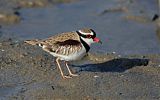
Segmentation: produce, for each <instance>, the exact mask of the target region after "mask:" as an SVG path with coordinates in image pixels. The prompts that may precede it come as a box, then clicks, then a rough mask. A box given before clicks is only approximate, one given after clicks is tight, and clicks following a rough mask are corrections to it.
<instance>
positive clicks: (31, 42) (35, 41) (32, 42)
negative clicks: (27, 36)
mask: <svg viewBox="0 0 160 100" xmlns="http://www.w3.org/2000/svg"><path fill="white" fill-rule="evenodd" d="M24 42H25V43H28V44H31V45H39V44H40V42H41V41H39V40H38V39H35V40H26V41H24Z"/></svg>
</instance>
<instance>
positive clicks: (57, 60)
mask: <svg viewBox="0 0 160 100" xmlns="http://www.w3.org/2000/svg"><path fill="white" fill-rule="evenodd" d="M56 63H57V65H58V68H59V70H60V73H61V75H62V77H63V78H64V79H65V78H72V77H70V76H64V74H63V72H62V69H61V66H60V64H59V58H56Z"/></svg>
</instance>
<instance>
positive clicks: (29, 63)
mask: <svg viewBox="0 0 160 100" xmlns="http://www.w3.org/2000/svg"><path fill="white" fill-rule="evenodd" d="M0 55H1V57H0V62H1V63H0V65H1V66H0V99H1V100H39V99H42V100H44V99H45V100H75V99H76V100H106V99H108V100H124V99H126V100H127V99H134V100H139V99H141V100H148V99H150V100H159V99H160V55H145V56H138V55H133V56H126V57H118V56H116V55H113V54H106V55H104V54H103V55H100V54H92V53H90V54H88V56H87V57H86V58H85V59H86V60H84V61H83V60H82V61H81V62H83V63H79V64H76V63H74V64H73V63H71V64H70V66H72V70H73V72H74V73H77V74H79V76H78V77H74V78H72V79H66V80H64V79H62V78H61V76H60V73H59V71H58V69H57V68H56V65H55V63H54V62H53V59H54V58H53V57H52V56H51V55H49V54H48V53H46V52H44V51H42V50H41V49H40V48H39V47H36V46H30V45H28V44H25V43H23V42H22V41H15V40H12V39H1V42H0ZM84 62H87V64H84ZM63 68H64V70H65V72H67V71H66V69H65V67H63ZM65 74H67V73H65Z"/></svg>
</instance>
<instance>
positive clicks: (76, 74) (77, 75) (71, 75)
mask: <svg viewBox="0 0 160 100" xmlns="http://www.w3.org/2000/svg"><path fill="white" fill-rule="evenodd" d="M70 75H71V76H78V75H77V74H72V73H71V74H70Z"/></svg>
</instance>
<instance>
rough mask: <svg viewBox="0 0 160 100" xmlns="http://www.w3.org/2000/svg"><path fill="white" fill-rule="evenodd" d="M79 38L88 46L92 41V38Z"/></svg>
mask: <svg viewBox="0 0 160 100" xmlns="http://www.w3.org/2000/svg"><path fill="white" fill-rule="evenodd" d="M81 39H82V40H83V41H84V42H86V43H87V44H88V45H89V46H90V45H91V44H92V43H94V41H93V39H92V38H90V39H88V38H83V37H81Z"/></svg>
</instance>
